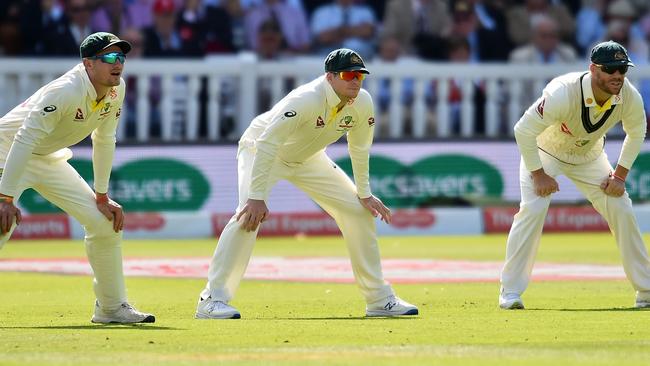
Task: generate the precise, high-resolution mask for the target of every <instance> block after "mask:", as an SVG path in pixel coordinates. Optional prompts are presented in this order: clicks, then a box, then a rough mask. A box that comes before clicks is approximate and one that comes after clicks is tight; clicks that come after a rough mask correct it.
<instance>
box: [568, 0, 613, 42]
mask: <svg viewBox="0 0 650 366" xmlns="http://www.w3.org/2000/svg"><path fill="white" fill-rule="evenodd" d="M606 1H607V0H582V8H580V10H579V11H578V14H577V15H576V29H579V30H580V31H579V32H577V33H576V45H577V47H578V51H579V52H580V54H581V55H586V52H587V51H588V50H589V49H590V47H591V46H592V45H594V44H595V43H596V42H598V41H599V40H600V39H601V38H602V36H603V33H604V32H605V24H604V23H603V18H604V12H605V3H606Z"/></svg>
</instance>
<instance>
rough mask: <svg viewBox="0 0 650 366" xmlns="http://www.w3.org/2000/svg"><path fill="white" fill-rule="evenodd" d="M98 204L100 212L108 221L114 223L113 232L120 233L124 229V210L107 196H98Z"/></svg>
mask: <svg viewBox="0 0 650 366" xmlns="http://www.w3.org/2000/svg"><path fill="white" fill-rule="evenodd" d="M96 203H97V209H98V210H99V212H101V213H102V215H104V216H105V217H106V218H107V219H108V221H112V222H113V230H115V232H116V233H118V232H120V230H122V228H124V211H123V210H122V206H121V205H120V204H119V203H117V202H115V201H113V200H112V199H110V198H108V196H107V195H105V194H104V195H100V194H98V195H97V199H96Z"/></svg>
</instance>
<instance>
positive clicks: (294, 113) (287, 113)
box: [284, 110, 298, 118]
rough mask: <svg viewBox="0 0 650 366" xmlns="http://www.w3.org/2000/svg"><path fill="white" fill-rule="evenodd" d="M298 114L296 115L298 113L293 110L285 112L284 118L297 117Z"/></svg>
mask: <svg viewBox="0 0 650 366" xmlns="http://www.w3.org/2000/svg"><path fill="white" fill-rule="evenodd" d="M297 114H298V113H296V111H293V110H292V111H287V112H284V116H285V117H287V118H291V117H295V116H296V115H297Z"/></svg>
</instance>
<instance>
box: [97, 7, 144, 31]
mask: <svg viewBox="0 0 650 366" xmlns="http://www.w3.org/2000/svg"><path fill="white" fill-rule="evenodd" d="M152 22H153V18H152V16H151V1H150V0H105V1H103V2H102V3H101V4H100V6H99V7H97V9H95V11H94V13H93V15H92V19H91V22H90V26H91V28H92V29H93V30H99V31H112V32H113V33H115V34H122V33H123V32H124V31H125V30H126V29H128V28H138V29H142V28H146V27H149V26H151V24H152Z"/></svg>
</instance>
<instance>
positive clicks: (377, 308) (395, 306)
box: [366, 295, 418, 316]
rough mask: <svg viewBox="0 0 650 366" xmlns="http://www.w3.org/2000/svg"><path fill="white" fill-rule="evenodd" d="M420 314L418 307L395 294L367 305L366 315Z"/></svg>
mask: <svg viewBox="0 0 650 366" xmlns="http://www.w3.org/2000/svg"><path fill="white" fill-rule="evenodd" d="M400 315H418V307H417V306H415V305H413V304H409V303H408V302H406V301H404V300H402V299H400V298H399V297H397V296H395V295H390V296H388V297H387V298H386V299H384V300H382V301H379V302H376V303H374V304H368V305H366V316H400Z"/></svg>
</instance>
